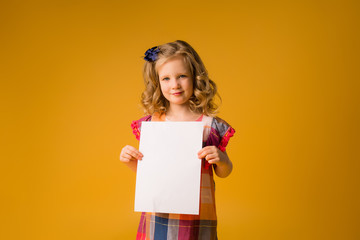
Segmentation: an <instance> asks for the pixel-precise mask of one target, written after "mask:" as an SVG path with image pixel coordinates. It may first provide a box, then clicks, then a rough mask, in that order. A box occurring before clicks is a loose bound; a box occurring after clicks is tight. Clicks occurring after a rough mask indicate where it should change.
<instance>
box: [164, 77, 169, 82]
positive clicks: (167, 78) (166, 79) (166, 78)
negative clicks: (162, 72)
mask: <svg viewBox="0 0 360 240" xmlns="http://www.w3.org/2000/svg"><path fill="white" fill-rule="evenodd" d="M162 80H163V81H168V80H170V78H169V77H164V78H163V79H162Z"/></svg>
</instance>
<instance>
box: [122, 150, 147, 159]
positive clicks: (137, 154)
mask: <svg viewBox="0 0 360 240" xmlns="http://www.w3.org/2000/svg"><path fill="white" fill-rule="evenodd" d="M126 153H127V154H129V155H131V156H133V157H134V158H136V159H142V157H143V155H142V153H141V152H139V151H138V150H137V149H136V148H133V149H127V150H126Z"/></svg>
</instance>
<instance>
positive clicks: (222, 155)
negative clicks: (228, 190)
mask: <svg viewBox="0 0 360 240" xmlns="http://www.w3.org/2000/svg"><path fill="white" fill-rule="evenodd" d="M198 156H199V158H200V159H201V158H205V160H206V161H208V163H210V164H215V166H214V170H215V173H216V175H217V176H218V177H221V178H225V177H227V176H229V175H230V173H231V171H232V169H233V165H232V162H231V160H230V159H229V157H228V155H227V153H226V152H222V151H220V150H219V149H218V148H217V147H215V146H207V147H204V148H203V149H201V150H200V151H199V153H198Z"/></svg>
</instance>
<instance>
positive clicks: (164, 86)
mask: <svg viewBox="0 0 360 240" xmlns="http://www.w3.org/2000/svg"><path fill="white" fill-rule="evenodd" d="M160 90H161V92H162V94H164V92H165V93H166V91H167V90H166V85H165V84H161V83H160Z"/></svg>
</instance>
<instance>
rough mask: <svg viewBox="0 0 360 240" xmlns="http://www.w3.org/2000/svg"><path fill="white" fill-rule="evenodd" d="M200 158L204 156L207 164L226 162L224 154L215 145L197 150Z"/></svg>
mask: <svg viewBox="0 0 360 240" xmlns="http://www.w3.org/2000/svg"><path fill="white" fill-rule="evenodd" d="M198 157H199V158H200V159H202V158H205V160H206V161H208V163H209V164H216V165H221V164H222V163H225V162H226V159H227V157H226V155H225V154H224V153H223V152H222V151H220V149H218V148H217V147H215V146H206V147H204V148H203V149H201V150H200V151H199V152H198Z"/></svg>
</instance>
